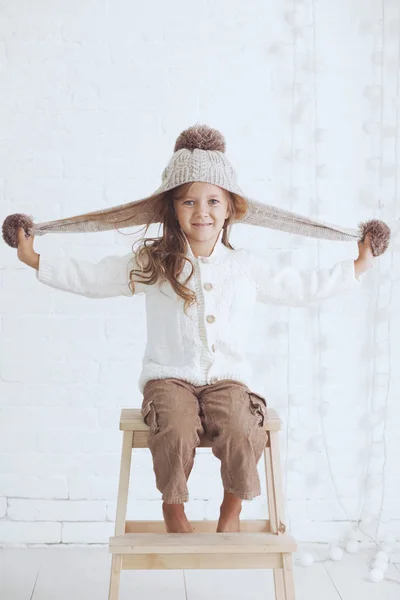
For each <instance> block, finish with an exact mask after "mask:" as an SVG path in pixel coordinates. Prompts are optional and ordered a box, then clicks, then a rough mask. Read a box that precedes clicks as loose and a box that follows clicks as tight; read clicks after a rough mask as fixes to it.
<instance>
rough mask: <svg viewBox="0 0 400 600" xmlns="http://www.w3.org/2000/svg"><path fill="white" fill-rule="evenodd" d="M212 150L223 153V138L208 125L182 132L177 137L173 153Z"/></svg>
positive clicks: (196, 126)
mask: <svg viewBox="0 0 400 600" xmlns="http://www.w3.org/2000/svg"><path fill="white" fill-rule="evenodd" d="M183 148H186V150H195V149H196V148H197V149H198V150H213V151H218V152H225V149H226V144H225V138H224V136H223V135H222V133H221V132H220V131H218V130H217V129H212V127H208V125H194V126H193V127H189V128H188V129H185V130H184V131H182V133H181V134H180V135H179V136H178V138H177V140H176V142H175V147H174V152H177V150H182V149H183Z"/></svg>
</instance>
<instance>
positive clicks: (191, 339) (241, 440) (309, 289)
mask: <svg viewBox="0 0 400 600" xmlns="http://www.w3.org/2000/svg"><path fill="white" fill-rule="evenodd" d="M193 131H195V133H196V136H197V137H196V145H195V146H193V135H192V134H193ZM188 132H190V133H191V136H192V137H190V136H188ZM185 134H186V138H185ZM217 134H218V136H221V134H219V133H218V132H215V130H211V129H209V128H207V127H203V128H198V127H197V128H191V129H190V130H187V131H186V132H183V134H181V136H180V138H178V141H179V139H181V142H180V143H181V145H180V147H179V148H178V149H176V147H175V153H174V156H173V161H171V162H170V164H169V166H168V167H167V169H166V170H165V171H164V174H163V178H164V182H165V181H167V179H168V181H169V183H168V184H167V185H165V187H166V188H169V189H165V190H164V191H162V192H161V193H159V194H157V195H154V196H153V197H151V198H150V199H148V200H146V201H140V202H139V203H137V204H139V205H140V207H141V209H142V214H144V215H146V232H147V230H148V227H149V225H150V223H151V222H156V221H157V220H158V221H159V222H161V223H162V224H163V230H162V235H161V236H160V237H157V238H144V239H143V240H142V241H141V242H140V247H139V248H138V249H137V250H136V251H132V252H130V253H128V254H126V255H125V256H108V257H106V258H104V259H102V260H101V261H99V262H97V263H91V262H88V261H81V260H76V259H74V258H58V259H53V258H52V257H51V256H48V255H44V254H43V253H42V254H40V255H39V254H37V253H36V252H35V251H34V249H33V236H32V235H30V236H29V235H27V234H26V233H25V229H26V227H23V226H21V227H20V228H19V229H18V258H19V259H20V260H21V261H22V262H24V263H25V264H27V265H29V266H31V267H33V268H35V269H36V270H37V279H38V280H39V281H40V282H42V283H44V284H46V285H49V286H52V287H55V288H58V289H60V290H64V291H67V292H71V293H75V294H80V295H83V296H86V297H89V298H107V297H112V296H121V295H123V296H132V295H137V294H145V296H146V312H147V346H146V350H145V354H144V358H143V369H142V373H141V376H140V380H139V387H140V389H141V391H142V392H143V404H142V414H143V417H144V419H145V421H146V423H147V424H148V425H149V427H150V432H149V448H150V450H151V453H152V456H153V464H154V471H155V475H156V483H157V488H158V489H159V491H160V492H161V493H162V498H163V515H164V520H165V524H166V529H167V531H168V532H170V533H171V532H173V533H182V532H191V531H192V528H191V525H190V523H189V522H188V520H187V518H186V516H185V512H184V503H185V502H186V501H187V500H188V490H187V480H188V477H189V474H190V472H191V469H192V467H193V463H194V456H195V448H196V447H197V446H198V445H199V442H200V437H201V436H202V435H205V434H206V435H207V436H209V437H210V439H211V440H212V451H213V453H214V455H215V456H216V457H218V458H219V459H220V461H221V477H222V483H223V487H224V498H223V502H222V504H221V509H220V517H219V522H218V528H217V531H219V532H235V531H239V515H240V511H241V505H242V500H243V499H252V498H254V497H256V496H258V495H259V494H260V482H259V477H258V472H257V463H258V461H259V459H260V457H261V454H262V451H263V449H264V447H265V444H266V431H265V429H264V420H265V416H266V401H265V399H264V398H263V397H262V396H261V395H260V394H259V393H257V392H256V391H254V389H253V386H252V383H251V366H250V365H249V364H248V362H247V360H246V357H245V350H246V342H247V338H248V334H249V328H250V323H251V317H252V315H253V312H254V308H255V303H256V302H267V303H268V302H273V303H279V304H284V305H288V306H306V305H308V304H310V303H312V302H316V301H319V300H322V299H323V298H328V297H332V296H333V295H335V294H338V293H341V292H343V291H345V290H350V289H355V288H357V287H358V286H359V285H360V282H359V276H360V275H361V274H362V273H363V272H365V271H366V270H367V269H369V268H370V267H371V266H372V264H373V256H374V253H373V247H372V246H371V237H372V233H368V234H366V235H365V236H364V240H363V241H359V242H358V246H359V256H358V258H357V260H355V261H354V260H345V261H342V262H339V263H337V264H335V265H334V266H333V267H331V268H329V269H321V270H310V271H306V272H298V271H296V270H294V269H292V268H285V269H283V270H280V271H276V272H275V273H274V272H271V271H270V268H269V266H268V264H267V262H266V261H265V260H264V259H262V258H261V257H260V256H258V255H256V254H254V253H252V252H250V251H248V250H244V249H234V248H233V247H232V245H231V244H230V242H229V231H230V227H231V225H232V223H234V222H237V221H239V220H241V219H243V216H244V215H246V214H247V211H248V202H249V201H248V200H247V199H246V198H245V197H244V196H243V195H241V194H240V193H238V190H239V188H237V186H236V184H235V183H232V181H234V172H233V170H232V167H231V166H230V164H229V163H228V161H227V160H226V158H225V156H224V155H223V150H221V149H219V150H215V145H212V144H211V148H210V137H212V136H216V135H217ZM182 136H183V140H184V141H183V142H182ZM189 137H190V143H189V142H188V139H189ZM221 138H222V136H221V137H220V138H219V139H221ZM182 144H184V145H183V146H182ZM182 150H184V151H185V152H182ZM182 157H183V158H184V160H183V158H182ZM117 208H119V207H117ZM114 210H115V209H114ZM277 210H279V209H277ZM105 214H106V217H104V215H105ZM114 214H115V212H114ZM109 215H110V212H108V218H107V211H100V212H98V213H89V214H88V215H83V217H85V218H86V219H85V220H83V219H82V220H81V221H79V218H78V217H74V219H75V221H74V222H75V223H79V222H80V223H84V224H85V226H86V229H77V227H78V226H77V227H76V228H75V230H81V231H83V230H86V231H88V230H94V229H89V228H88V225H87V223H89V222H90V223H91V224H92V225H93V224H95V225H96V224H97V225H96V228H97V230H100V229H101V228H102V224H103V223H105V222H106V223H107V226H105V227H104V228H107V227H108V228H110V226H109V224H110V216H109ZM89 217H90V219H89ZM71 222H72V221H71ZM122 222H125V223H126V222H128V224H131V223H132V212H131V213H130V214H129V217H128V218H126V219H125V220H123V219H122V214H119V216H118V219H116V220H115V221H114V223H119V224H120V223H122ZM137 222H138V220H136V223H137ZM56 223H57V222H56ZM58 223H59V226H60V227H61V223H62V222H58ZM310 223H312V224H313V225H310ZM25 225H26V223H25ZM47 225H48V224H47ZM314 226H315V227H317V225H315V223H314V222H312V221H310V220H309V221H308V223H307V227H314ZM60 230H61V229H59V231H60ZM71 230H72V229H71ZM32 231H33V230H32ZM297 231H299V232H303V231H302V230H301V227H300V225H299V226H298V229H297ZM306 234H307V235H311V234H310V233H306ZM336 239H338V238H336ZM375 255H377V254H376V253H375Z"/></svg>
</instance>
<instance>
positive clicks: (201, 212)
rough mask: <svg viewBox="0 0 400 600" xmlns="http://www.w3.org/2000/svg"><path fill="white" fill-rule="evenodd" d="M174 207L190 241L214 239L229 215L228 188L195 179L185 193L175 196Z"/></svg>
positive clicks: (197, 242) (200, 241)
mask: <svg viewBox="0 0 400 600" xmlns="http://www.w3.org/2000/svg"><path fill="white" fill-rule="evenodd" d="M174 208H175V214H176V218H177V220H178V222H179V225H180V227H181V229H182V231H183V232H184V234H185V235H186V237H187V238H188V241H189V243H194V244H197V245H198V244H203V243H205V244H207V242H209V243H211V242H213V243H215V241H216V240H217V238H218V235H219V233H220V231H221V229H222V228H223V226H224V223H225V220H226V219H227V218H228V217H229V192H227V191H226V190H224V189H222V188H220V187H218V186H216V185H212V184H211V183H203V182H197V181H196V182H195V183H193V185H192V186H191V187H190V188H189V191H188V192H186V194H185V195H183V196H182V197H181V198H175V199H174Z"/></svg>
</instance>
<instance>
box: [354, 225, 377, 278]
mask: <svg viewBox="0 0 400 600" xmlns="http://www.w3.org/2000/svg"><path fill="white" fill-rule="evenodd" d="M357 243H358V258H357V261H358V262H359V263H362V264H363V265H364V266H365V268H367V269H368V268H370V267H372V265H373V263H374V255H373V254H372V248H371V234H369V233H367V235H366V236H365V239H364V241H363V242H357Z"/></svg>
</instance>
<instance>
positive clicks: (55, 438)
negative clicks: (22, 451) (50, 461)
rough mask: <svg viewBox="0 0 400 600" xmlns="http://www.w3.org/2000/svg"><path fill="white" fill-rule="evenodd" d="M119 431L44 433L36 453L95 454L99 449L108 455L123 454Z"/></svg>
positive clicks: (37, 442)
mask: <svg viewBox="0 0 400 600" xmlns="http://www.w3.org/2000/svg"><path fill="white" fill-rule="evenodd" d="M121 447H122V440H121V434H120V432H119V431H87V432H74V431H71V432H68V433H64V432H63V431H60V432H44V433H41V434H40V436H37V440H36V451H38V452H48V453H50V454H51V453H53V452H54V453H56V454H57V453H60V454H63V453H70V454H81V453H86V452H88V453H93V452H98V451H99V448H100V449H101V450H102V451H103V452H107V453H119V452H121Z"/></svg>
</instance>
